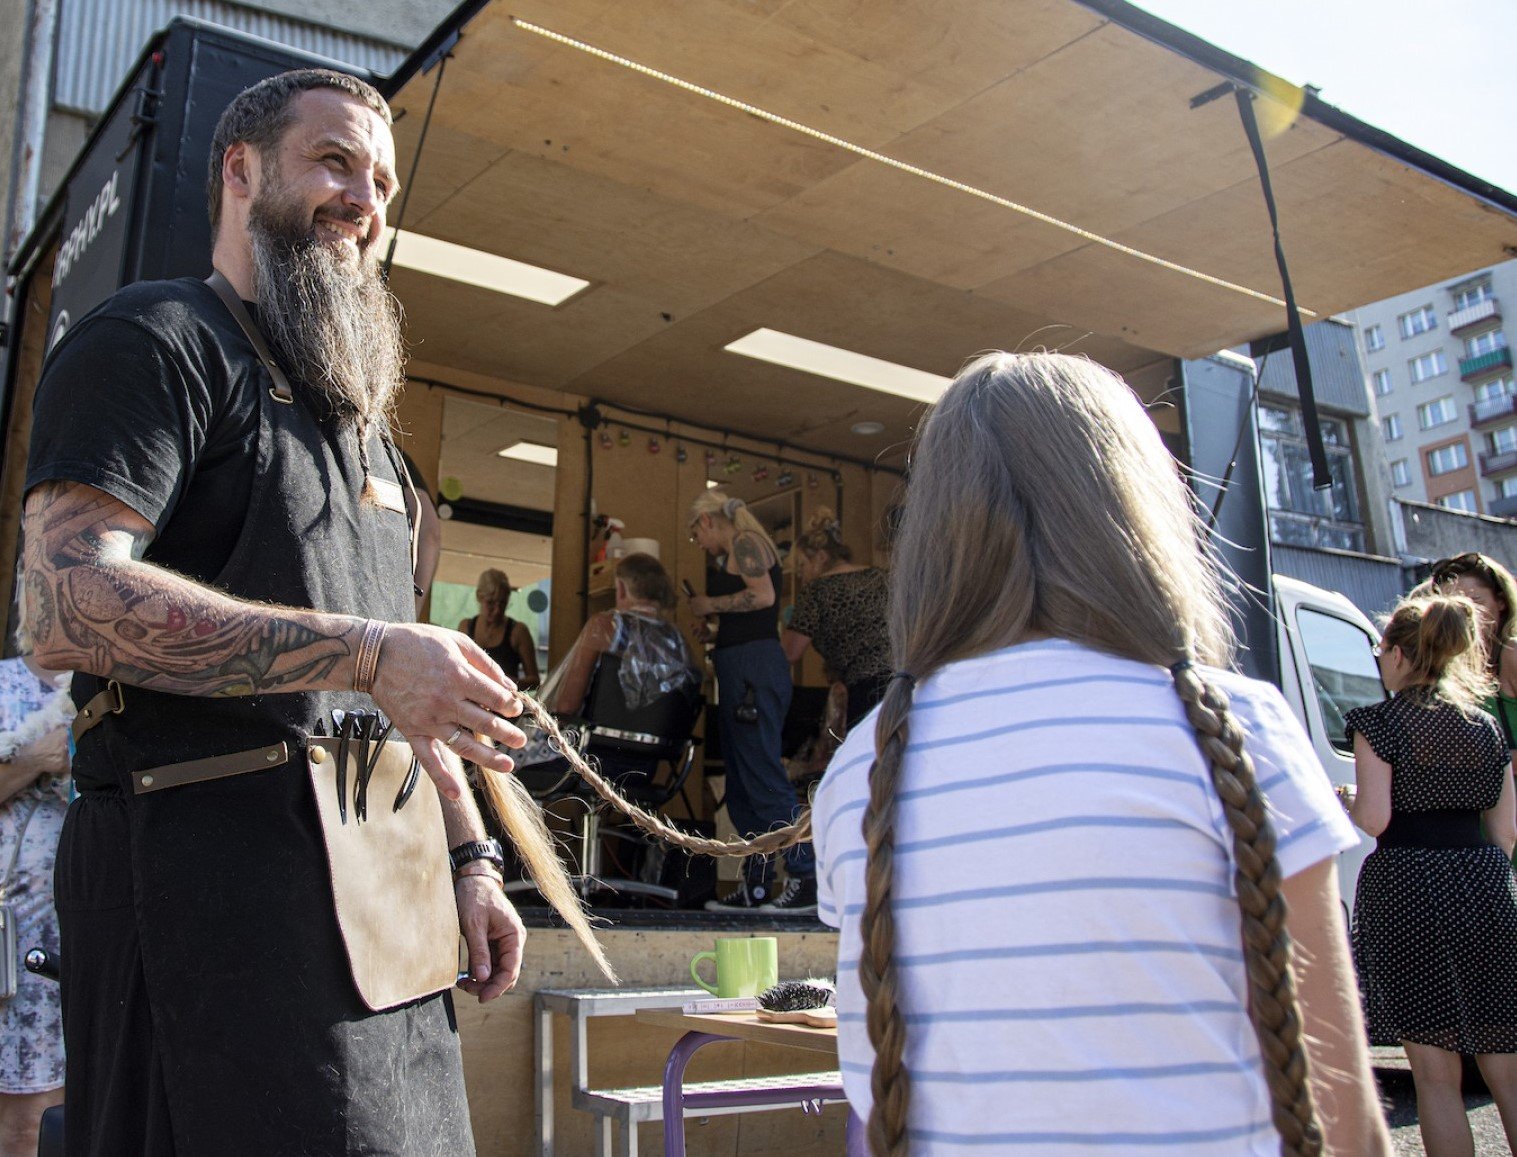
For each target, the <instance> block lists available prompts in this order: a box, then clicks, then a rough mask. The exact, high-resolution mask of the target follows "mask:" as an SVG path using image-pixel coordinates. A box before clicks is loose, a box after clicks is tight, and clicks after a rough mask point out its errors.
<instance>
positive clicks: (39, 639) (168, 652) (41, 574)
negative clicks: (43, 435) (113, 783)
mask: <svg viewBox="0 0 1517 1157" xmlns="http://www.w3.org/2000/svg"><path fill="white" fill-rule="evenodd" d="M23 533H24V535H25V543H26V545H25V548H24V555H23V558H24V566H25V577H24V579H23V597H24V599H25V608H26V619H27V625H28V627H29V629H30V631H31V634H32V639H33V643H34V646H35V648H36V652H37V655H38V657H39V659H41V660H42V661H44V662H45V663H46V664H47V666H49V667H53V668H55V669H59V670H75V671H86V672H89V673H90V674H93V675H99V676H101V677H103V678H109V679H119V680H120V681H121V682H123V683H130V684H132V685H134V686H137V687H148V688H152V689H154V690H158V691H170V692H174V693H176V694H180V695H205V696H230V695H257V694H260V693H263V692H270V691H275V692H277V691H301V690H311V689H316V688H325V687H332V686H337V685H340V684H341V683H343V682H346V680H345V679H344V678H343V677H342V675H343V671H342V668H343V667H344V664H347V665H348V666H349V667H350V666H351V661H352V659H351V656H352V653H353V651H354V650H355V649H356V643H357V638H358V635H359V633H360V632H361V630H362V620H361V619H356V618H354V617H352V616H348V615H332V614H324V613H321V612H317V611H308V610H291V609H286V608H282V607H273V606H265V605H261V604H256V603H247V602H241V601H239V600H237V599H233V598H231V597H229V596H227V595H224V594H221V593H220V592H218V591H215V590H212V589H211V588H209V587H206V586H203V585H201V584H199V583H196V582H193V581H192V580H190V579H187V578H185V577H184V576H182V575H178V574H175V573H174V572H173V571H170V570H167V569H165V568H163V567H160V566H156V565H154V564H152V563H149V562H145V561H143V559H142V553H143V551H144V550H145V549H146V548H147V545H148V543H149V542H151V540H152V534H153V528H152V526H151V525H150V524H149V523H148V522H147V521H146V520H145V519H143V518H142V516H141V515H139V514H137V513H136V512H135V511H133V510H132V509H131V508H129V507H127V506H126V505H125V504H123V503H122V502H120V501H118V500H117V499H115V498H112V497H110V496H109V495H106V494H104V493H102V492H101V491H99V490H96V489H94V488H93V487H90V486H85V485H82V484H79V483H69V482H63V483H58V482H53V483H45V484H43V485H42V486H39V487H37V488H36V489H34V490H33V491H32V492H31V494H30V495H28V497H27V500H26V508H25V514H24V521H23Z"/></svg>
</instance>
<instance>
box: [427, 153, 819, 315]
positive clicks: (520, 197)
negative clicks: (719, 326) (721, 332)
mask: <svg viewBox="0 0 1517 1157" xmlns="http://www.w3.org/2000/svg"><path fill="white" fill-rule="evenodd" d="M417 228H418V229H419V230H420V231H421V232H423V233H426V234H428V235H430V236H433V237H441V238H443V239H444V240H448V241H453V242H456V243H458V244H460V245H468V246H472V247H473V248H476V249H486V250H493V251H498V252H502V253H509V254H510V255H511V256H513V257H514V258H516V259H517V260H519V261H527V262H530V263H531V264H533V265H540V266H543V267H545V268H548V269H554V270H558V271H560V272H563V273H569V274H572V275H574V276H576V277H583V278H585V279H587V280H589V281H592V282H595V283H597V287H599V286H604V285H610V286H613V287H615V288H616V289H618V290H620V291H621V292H622V293H624V294H628V295H635V296H636V297H638V298H640V299H641V300H642V301H644V302H645V303H646V305H647V309H648V312H649V313H650V314H658V313H670V314H673V315H675V316H677V317H678V316H684V315H685V314H687V313H690V312H693V311H694V310H696V309H698V308H701V307H703V306H705V305H708V304H710V303H711V302H713V301H718V300H721V299H722V298H724V297H727V296H729V295H730V294H732V293H735V292H737V291H738V290H740V289H743V288H746V287H747V286H749V285H752V284H754V283H756V282H759V281H762V280H764V279H765V278H767V277H769V276H771V275H772V274H774V273H776V272H778V271H779V270H781V269H784V268H786V267H787V266H789V265H792V264H794V263H795V262H797V261H801V260H804V259H805V258H807V257H810V256H811V255H812V254H814V253H816V252H817V251H818V248H819V247H818V246H817V245H814V244H804V243H802V242H799V241H795V240H792V239H791V238H789V237H786V236H785V235H784V234H782V233H776V232H775V231H773V230H770V229H767V228H765V227H763V226H762V225H758V224H754V223H750V222H746V221H741V220H738V221H734V220H732V219H731V218H729V217H725V216H722V215H720V214H717V213H712V212H710V211H708V210H703V209H698V208H692V207H690V206H688V205H682V204H679V203H678V202H674V201H670V200H669V199H667V198H665V197H661V196H658V195H656V194H654V193H651V192H648V191H646V190H642V189H635V188H632V189H629V188H628V187H627V186H625V185H620V184H617V183H616V182H613V181H610V180H607V179H606V178H603V177H596V176H591V175H587V174H584V173H578V172H575V171H574V170H571V169H569V168H567V167H565V166H564V165H561V164H557V163H553V162H549V161H544V160H542V159H540V158H537V157H531V156H527V155H525V154H521V153H511V154H508V155H507V156H506V157H505V158H503V159H502V160H501V161H500V162H498V163H497V164H495V165H494V166H492V167H491V168H490V169H489V170H488V171H486V172H484V173H482V174H481V175H480V176H479V177H478V178H477V179H476V180H475V181H473V182H471V183H470V184H469V185H466V186H465V187H464V188H462V189H460V190H459V191H458V193H457V194H456V195H455V196H454V197H453V198H451V199H450V200H449V201H447V202H445V203H444V204H443V205H442V206H440V207H439V208H438V209H437V210H436V211H434V212H433V213H431V214H429V215H428V216H427V217H424V218H422V219H420V220H419V221H418V222H417ZM597 291H598V288H597V289H593V290H591V291H590V292H592V293H593V292H597ZM573 307H574V303H573V302H570V303H567V304H566V306H565V307H563V308H566V309H572V308H573Z"/></svg>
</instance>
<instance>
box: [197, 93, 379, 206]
mask: <svg viewBox="0 0 1517 1157" xmlns="http://www.w3.org/2000/svg"><path fill="white" fill-rule="evenodd" d="M314 88H335V89H336V90H337V91H338V92H345V93H347V94H348V95H349V96H351V97H353V98H354V99H355V100H360V101H362V102H363V103H364V104H366V105H368V106H369V107H370V108H371V109H373V110H374V111H375V112H377V113H378V114H379V115H380V116H381V117H382V118H383V119H384V122H385V124H391V123H393V121H392V119H391V116H390V106H389V105H388V104H386V103H385V98H384V97H382V96H380V95H379V90H378V89H376V88H375V87H374V86H373V85H372V84H367V83H365V82H364V81H361V80H359V79H358V78H357V77H356V76H349V75H348V74H347V73H345V72H333V71H332V70H331V69H330V68H297V69H294V70H293V71H291V72H281V73H279V74H278V75H277V76H271V77H268V78H266V79H264V80H260V81H259V82H258V83H257V84H255V85H252V86H251V87H249V88H245V89H243V90H242V91H241V92H240V93H238V94H237V95H236V96H235V97H234V98H232V103H231V104H229V105H227V106H226V110H225V111H224V112H223V113H222V114H221V119H220V120H218V121H217V122H216V134H215V136H213V137H212V138H211V157H210V171H209V172H208V174H207V179H206V190H205V191H206V205H207V208H208V209H209V211H210V215H211V234H212V236H215V233H216V229H217V227H218V226H220V224H221V164H222V161H223V160H224V159H225V158H226V151H227V150H228V149H229V148H231V147H232V146H233V145H235V144H238V143H239V142H241V143H245V144H249V145H252V146H253V147H254V148H255V149H257V150H258V151H259V152H260V153H263V152H265V151H267V150H268V149H269V148H271V147H272V146H274V145H277V144H278V143H279V139H280V138H281V137H283V136H284V131H285V129H287V128H289V127H290V122H291V121H293V120H294V119H295V114H294V113H293V112H292V111H291V109H290V105H291V104H292V103H293V102H294V99H295V98H296V97H297V96H299V95H300V94H301V93H303V92H310V91H311V90H312V89H314Z"/></svg>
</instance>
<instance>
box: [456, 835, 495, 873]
mask: <svg viewBox="0 0 1517 1157" xmlns="http://www.w3.org/2000/svg"><path fill="white" fill-rule="evenodd" d="M448 859H449V861H451V863H452V864H453V870H454V871H455V872H456V871H458V869H459V868H461V867H463V866H464V865H465V864H469V863H473V862H474V861H475V860H489V861H490V863H492V864H494V865H495V866H496V868H497V869H499V870H500V872H501V873H502V874H504V872H505V870H506V856H505V853H504V852H503V851H502V850H501V847H500V841H499V840H470V841H469V842H468V843H467V844H459V845H458V847H456V848H453V849H451V850H450V851H449V852H448Z"/></svg>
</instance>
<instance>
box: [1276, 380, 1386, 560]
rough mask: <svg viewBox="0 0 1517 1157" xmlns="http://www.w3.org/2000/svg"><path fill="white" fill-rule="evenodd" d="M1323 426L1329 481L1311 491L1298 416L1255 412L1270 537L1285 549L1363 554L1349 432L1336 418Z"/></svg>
mask: <svg viewBox="0 0 1517 1157" xmlns="http://www.w3.org/2000/svg"><path fill="white" fill-rule="evenodd" d="M1321 424H1322V441H1323V443H1324V448H1325V449H1326V451H1327V469H1328V474H1329V476H1330V477H1331V478H1332V485H1331V486H1330V487H1328V488H1327V489H1326V490H1316V489H1313V487H1312V464H1311V457H1310V455H1309V454H1308V452H1307V449H1306V435H1305V432H1304V430H1303V427H1302V424H1301V412H1300V411H1299V410H1295V409H1287V408H1285V407H1282V406H1260V407H1259V455H1260V464H1261V466H1262V468H1263V475H1264V500H1265V504H1266V505H1267V506H1268V508H1269V525H1270V537H1271V538H1273V539H1274V541H1276V542H1279V543H1283V544H1285V545H1287V546H1317V547H1324V546H1325V547H1332V548H1335V549H1338V550H1359V551H1362V550H1363V549H1364V542H1365V538H1364V520H1363V519H1362V518H1361V517H1360V514H1359V486H1358V481H1357V479H1356V478H1355V475H1354V458H1353V451H1352V449H1350V446H1349V438H1348V427H1347V425H1346V424H1345V423H1343V422H1341V421H1339V420H1337V419H1335V418H1326V417H1324V418H1322V419H1321Z"/></svg>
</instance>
